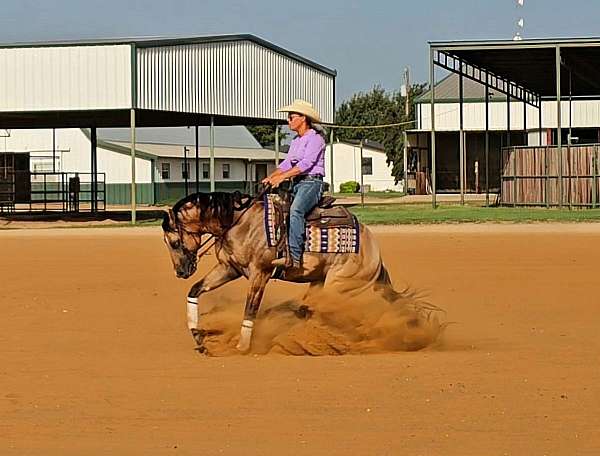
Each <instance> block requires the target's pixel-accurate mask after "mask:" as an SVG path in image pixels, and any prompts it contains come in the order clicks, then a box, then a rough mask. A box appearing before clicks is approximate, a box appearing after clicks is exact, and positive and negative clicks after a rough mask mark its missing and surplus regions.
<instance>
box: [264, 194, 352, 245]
mask: <svg viewBox="0 0 600 456" xmlns="http://www.w3.org/2000/svg"><path fill="white" fill-rule="evenodd" d="M263 204H264V209H265V212H264V217H265V232H266V235H267V243H268V245H269V247H276V246H277V245H278V243H279V242H280V241H281V238H282V236H283V235H284V234H285V233H282V232H281V230H282V227H281V226H280V225H279V224H278V223H277V213H276V212H277V211H276V207H275V205H277V204H279V197H278V196H277V195H272V194H265V196H264V201H263ZM328 214H329V216H328ZM359 233H360V228H359V225H358V220H357V219H356V217H355V216H354V215H352V214H350V213H349V212H347V211H346V210H345V209H344V208H341V207H339V206H334V207H333V208H331V209H327V210H323V209H320V208H317V209H315V210H314V211H313V212H311V213H309V214H307V223H306V236H305V239H306V241H305V244H304V251H305V252H312V253H357V252H358V249H359V247H360V239H359V236H360V234H359Z"/></svg>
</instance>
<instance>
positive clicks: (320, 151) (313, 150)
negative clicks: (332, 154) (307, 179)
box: [279, 129, 325, 176]
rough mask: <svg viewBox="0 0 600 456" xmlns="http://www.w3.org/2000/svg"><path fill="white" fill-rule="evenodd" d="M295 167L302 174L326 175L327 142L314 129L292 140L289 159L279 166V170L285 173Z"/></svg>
mask: <svg viewBox="0 0 600 456" xmlns="http://www.w3.org/2000/svg"><path fill="white" fill-rule="evenodd" d="M294 166H297V167H298V168H300V171H302V174H311V175H314V174H319V175H321V176H324V175H325V140H324V139H323V137H322V136H321V135H319V134H317V132H316V131H314V130H313V129H310V130H308V131H307V132H306V133H304V135H303V136H298V137H296V138H294V139H293V140H292V143H291V144H290V149H289V150H288V154H287V157H286V159H285V160H283V161H282V162H281V163H280V164H279V169H280V170H281V171H284V172H285V171H289V170H290V169H292V168H293V167H294Z"/></svg>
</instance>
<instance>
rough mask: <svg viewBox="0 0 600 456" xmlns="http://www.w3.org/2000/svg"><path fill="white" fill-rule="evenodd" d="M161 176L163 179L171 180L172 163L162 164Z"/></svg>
mask: <svg viewBox="0 0 600 456" xmlns="http://www.w3.org/2000/svg"><path fill="white" fill-rule="evenodd" d="M160 175H161V177H162V178H163V179H171V164H170V163H162V164H161V170H160Z"/></svg>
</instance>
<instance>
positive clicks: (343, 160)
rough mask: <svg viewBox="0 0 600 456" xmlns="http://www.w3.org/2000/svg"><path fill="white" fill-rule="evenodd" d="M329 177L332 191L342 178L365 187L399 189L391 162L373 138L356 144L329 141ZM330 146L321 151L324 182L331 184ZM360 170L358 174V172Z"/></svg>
mask: <svg viewBox="0 0 600 456" xmlns="http://www.w3.org/2000/svg"><path fill="white" fill-rule="evenodd" d="M333 156H334V160H333V164H334V167H333V179H334V189H335V191H336V192H338V191H339V189H340V184H342V183H343V182H348V181H354V182H358V183H361V181H362V184H363V187H364V189H365V190H366V191H386V190H391V191H402V190H403V187H402V185H401V184H396V183H395V182H394V176H393V175H392V164H391V163H390V164H389V165H388V163H387V157H386V153H385V149H384V147H383V146H382V145H381V144H379V143H376V142H374V141H366V142H365V143H364V144H363V148H362V157H361V147H360V144H355V143H350V142H340V141H338V142H334V143H333ZM330 170H331V146H330V145H327V151H326V153H325V171H326V173H325V174H326V175H325V182H327V183H329V184H330V185H331V173H330ZM361 173H362V175H361Z"/></svg>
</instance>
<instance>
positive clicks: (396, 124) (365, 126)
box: [321, 120, 416, 130]
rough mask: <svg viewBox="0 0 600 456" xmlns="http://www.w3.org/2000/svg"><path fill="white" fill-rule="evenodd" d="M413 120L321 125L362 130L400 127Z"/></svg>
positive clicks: (411, 122)
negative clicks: (371, 123)
mask: <svg viewBox="0 0 600 456" xmlns="http://www.w3.org/2000/svg"><path fill="white" fill-rule="evenodd" d="M415 122H416V120H409V121H408V122H398V123H391V124H380V125H334V124H328V123H322V124H321V125H323V126H324V127H328V128H344V129H347V130H364V129H367V128H389V127H400V126H402V125H410V124H413V123H415Z"/></svg>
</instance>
